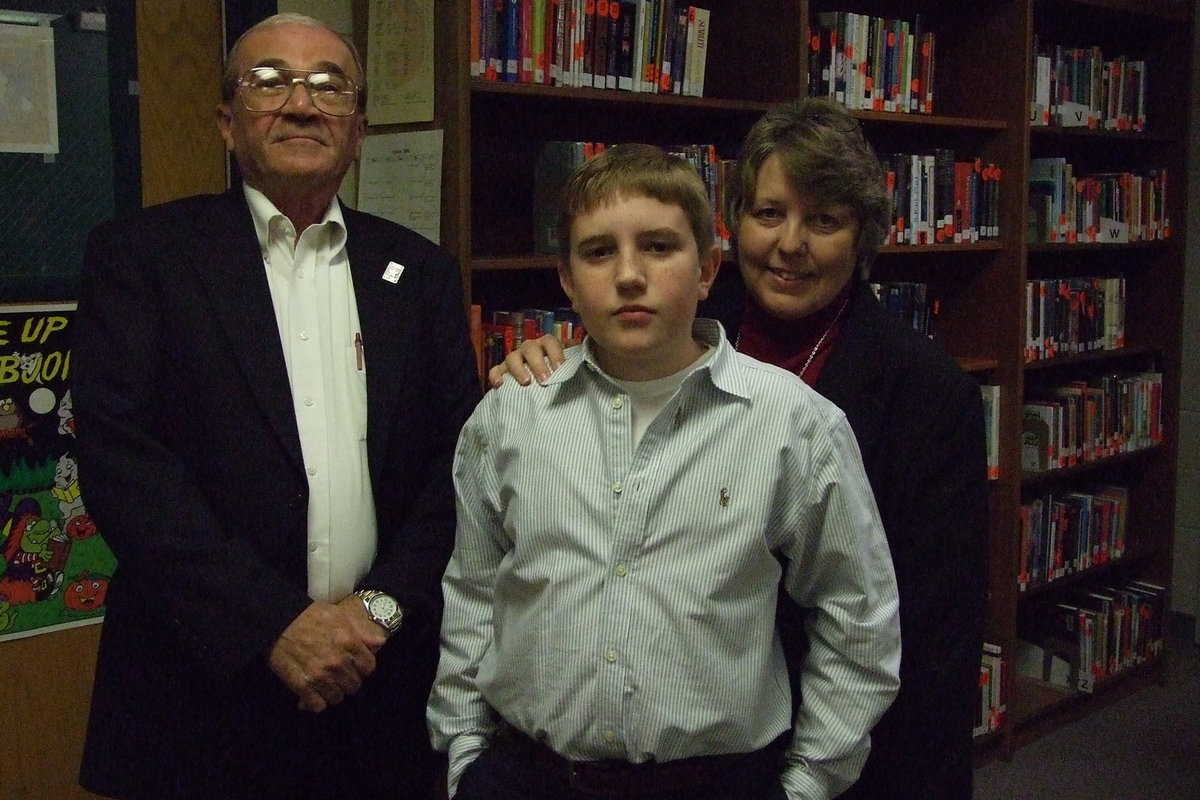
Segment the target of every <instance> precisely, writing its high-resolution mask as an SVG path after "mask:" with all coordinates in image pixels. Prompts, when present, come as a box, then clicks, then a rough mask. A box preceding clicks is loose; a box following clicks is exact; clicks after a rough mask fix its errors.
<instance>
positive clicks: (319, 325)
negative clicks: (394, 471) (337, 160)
mask: <svg viewBox="0 0 1200 800" xmlns="http://www.w3.org/2000/svg"><path fill="white" fill-rule="evenodd" d="M245 192H246V199H247V201H248V202H249V204H250V212H251V215H252V216H253V217H254V227H255V230H256V231H257V233H258V241H259V244H260V246H261V247H262V254H263V265H264V266H265V268H266V271H267V282H268V284H269V285H270V288H271V300H272V302H273V303H274V305H275V321H276V323H277V324H278V330H279V339H280V341H281V342H282V343H283V357H284V360H285V361H286V362H287V371H288V380H289V382H290V384H291V387H292V404H293V406H294V408H295V410H296V423H297V425H298V426H299V430H300V446H301V450H302V451H303V453H304V468H305V471H306V472H307V475H308V489H309V496H308V593H309V596H310V597H312V599H313V600H318V601H324V602H337V601H338V600H340V599H342V598H343V597H345V596H346V595H348V594H350V593H351V592H352V591H354V587H355V585H356V584H357V583H358V581H359V580H360V579H361V578H362V576H363V575H365V574H366V573H367V570H369V569H370V567H371V564H372V562H373V561H374V559H375V547H376V527H375V504H374V499H373V497H372V495H371V476H370V472H369V470H368V467H367V372H366V366H367V364H366V352H365V350H364V348H363V345H362V334H361V328H360V327H359V324H358V306H357V304H356V303H355V299H354V284H353V282H352V281H351V278H350V262H349V258H348V256H347V253H346V224H345V221H344V220H343V218H342V209H341V206H340V205H339V203H338V200H337V198H336V197H335V198H334V199H333V202H332V203H330V206H329V209H328V210H327V211H326V212H325V216H324V218H323V219H322V220H321V222H319V223H317V224H315V225H310V226H309V227H308V228H306V229H305V230H304V232H303V233H302V234H301V235H300V237H299V238H297V237H296V229H295V227H294V226H293V225H292V222H291V220H289V219H288V218H287V217H285V216H284V215H283V214H281V213H280V212H279V210H278V209H277V208H276V207H275V205H274V204H273V203H272V202H271V201H270V200H268V199H267V198H266V196H265V195H263V194H262V193H261V192H259V191H257V190H256V189H254V188H252V187H250V186H245Z"/></svg>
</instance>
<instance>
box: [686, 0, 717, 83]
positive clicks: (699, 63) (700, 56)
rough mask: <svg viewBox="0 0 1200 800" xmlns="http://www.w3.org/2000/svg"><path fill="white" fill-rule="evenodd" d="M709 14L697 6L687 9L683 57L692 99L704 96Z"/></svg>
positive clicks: (705, 9)
mask: <svg viewBox="0 0 1200 800" xmlns="http://www.w3.org/2000/svg"><path fill="white" fill-rule="evenodd" d="M710 17H711V12H710V11H709V9H707V8H700V7H699V6H689V7H688V51H687V55H686V56H685V57H684V67H685V68H686V69H687V78H686V80H687V82H688V87H689V89H690V90H691V91H689V92H686V94H688V95H690V96H692V97H703V96H704V73H705V67H706V62H707V60H708V32H709V23H710V21H711V20H710Z"/></svg>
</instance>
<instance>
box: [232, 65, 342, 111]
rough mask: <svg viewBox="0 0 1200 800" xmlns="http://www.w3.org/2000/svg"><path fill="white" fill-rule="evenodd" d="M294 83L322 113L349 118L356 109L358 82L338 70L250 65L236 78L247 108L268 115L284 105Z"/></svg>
mask: <svg viewBox="0 0 1200 800" xmlns="http://www.w3.org/2000/svg"><path fill="white" fill-rule="evenodd" d="M297 83H299V84H301V85H303V86H304V90H305V91H306V92H308V97H309V99H310V100H311V101H312V104H313V105H314V106H315V107H316V108H317V109H318V110H319V111H321V112H323V113H325V114H329V115H330V116H333V117H348V116H350V115H351V114H353V113H354V111H355V109H356V108H358V84H356V83H355V82H354V81H353V80H351V79H350V77H349V76H347V75H344V74H342V73H340V72H329V71H327V70H308V69H284V68H282V67H252V68H251V69H248V70H246V72H244V73H243V74H242V77H240V78H238V82H237V88H238V95H239V96H240V97H241V99H242V105H243V106H245V108H246V110H247V111H253V112H255V113H256V114H269V113H271V112H273V111H278V110H279V109H281V108H283V107H284V106H285V105H287V102H288V98H290V97H291V96H292V92H293V91H295V87H296V84H297Z"/></svg>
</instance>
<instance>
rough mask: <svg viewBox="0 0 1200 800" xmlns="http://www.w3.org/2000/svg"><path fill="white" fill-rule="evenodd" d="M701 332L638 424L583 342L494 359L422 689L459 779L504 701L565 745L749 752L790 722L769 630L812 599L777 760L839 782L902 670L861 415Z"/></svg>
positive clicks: (827, 785)
mask: <svg viewBox="0 0 1200 800" xmlns="http://www.w3.org/2000/svg"><path fill="white" fill-rule="evenodd" d="M694 335H695V336H696V338H697V339H698V340H700V341H703V342H704V343H706V344H710V345H711V346H713V347H715V353H714V354H713V357H712V358H711V359H710V360H707V361H706V360H705V359H701V360H700V362H699V363H701V366H699V367H698V368H696V369H695V370H694V371H693V372H692V373H691V374H690V375H688V376H687V378H686V379H684V381H683V382H682V385H681V387H680V389H679V391H678V392H677V393H676V395H675V396H674V397H673V398H672V399H671V400H670V401H669V402H668V403H667V404H666V406H665V407H664V408H663V409H662V411H661V412H659V414H658V416H657V417H656V418H655V419H654V421H653V422H652V423H651V424H650V426H649V427H648V429H647V430H646V432H645V435H644V436H643V438H642V440H641V442H640V443H639V444H638V445H637V447H636V448H634V446H633V444H632V442H633V437H632V436H631V428H630V425H631V422H630V405H631V404H630V400H629V397H628V395H626V394H624V393H623V392H622V391H621V389H620V387H619V386H618V384H617V383H615V382H614V381H612V380H611V379H609V378H608V377H607V376H606V375H605V374H604V373H603V372H602V371H601V370H600V368H599V367H598V366H597V364H596V362H595V360H594V359H593V358H592V356H591V354H590V349H589V347H588V345H587V343H586V342H585V345H584V346H583V347H578V348H572V349H570V350H568V353H567V360H566V363H565V364H564V365H563V366H562V367H560V368H559V369H558V370H557V371H556V372H555V373H554V374H553V376H552V377H551V378H550V380H549V381H548V382H547V383H546V384H545V385H544V386H541V387H529V388H525V387H521V386H518V385H517V384H516V383H515V381H511V380H509V381H506V382H505V384H504V385H503V386H502V387H500V388H499V389H497V390H494V391H492V392H489V393H488V395H487V396H486V397H485V398H484V400H483V402H482V403H480V405H479V406H478V408H477V409H476V410H475V412H474V414H473V415H472V416H471V418H470V420H468V422H467V424H466V426H465V427H464V429H463V431H462V434H461V436H460V438H459V443H458V450H457V453H456V456H455V465H454V479H455V485H456V488H457V493H458V531H457V539H456V542H455V549H454V555H453V557H452V558H451V561H450V564H449V566H448V568H447V571H446V574H445V578H444V581H443V591H444V594H445V600H446V608H445V616H444V621H443V628H442V656H441V663H440V665H439V669H438V677H437V680H436V683H435V684H434V688H433V692H432V695H431V698H430V707H429V721H430V729H431V732H432V735H433V741H434V744H435V746H437V747H439V748H440V749H443V750H448V751H449V753H450V784H451V787H454V786H456V784H457V781H458V778H459V776H460V775H461V773H462V771H463V770H464V769H465V768H466V766H467V764H469V763H470V761H471V760H473V759H474V758H475V756H477V755H478V754H479V752H481V751H482V750H483V749H484V748H485V747H486V746H487V743H488V740H489V737H490V736H491V734H492V733H493V731H494V729H495V725H496V715H499V716H500V717H503V718H504V719H505V720H507V721H508V722H510V723H511V724H513V725H515V726H516V727H518V728H520V729H521V730H523V731H524V732H526V733H527V734H529V735H531V736H533V737H535V738H538V739H543V740H544V741H545V742H546V743H547V744H548V745H549V746H550V747H552V748H553V749H554V750H556V751H557V752H558V753H560V754H562V755H564V756H566V757H568V758H571V759H581V760H589V759H608V758H616V759H625V760H628V761H632V762H643V761H647V760H650V759H654V760H657V761H668V760H673V759H678V758H686V757H689V756H697V755H714V754H722V753H737V752H748V751H752V750H756V749H758V748H762V747H765V746H767V745H768V744H770V743H771V741H772V740H774V739H775V738H776V737H778V736H779V735H780V734H781V733H782V732H783V731H785V730H787V729H788V727H789V726H790V725H791V724H792V705H791V695H790V690H789V684H788V677H787V667H786V665H785V663H784V657H783V652H782V650H781V647H780V644H779V637H778V635H777V633H776V631H775V603H776V594H777V590H778V587H779V583H780V580H779V579H780V575H781V566H780V561H779V560H778V559H777V558H776V554H780V555H782V556H785V557H786V558H785V563H786V564H787V568H786V576H785V580H784V585H785V587H786V589H787V591H788V593H789V594H790V595H791V597H792V598H793V599H794V600H795V602H797V603H799V604H800V605H801V606H803V607H805V608H809V609H812V613H810V614H809V615H808V618H809V620H810V622H809V630H808V633H809V641H810V642H811V650H810V652H809V654H808V656H807V660H806V662H805V664H804V666H803V673H802V678H801V680H802V683H803V686H804V702H803V705H802V706H801V709H800V712H799V715H798V717H797V719H796V721H795V730H794V734H793V740H792V744H791V746H790V748H789V750H788V761H787V765H786V767H785V768H784V771H783V774H782V781H783V784H784V786H785V788H786V789H787V790H788V793H789V796H790V797H793V798H805V799H806V800H820V799H822V798H828V797H833V796H835V795H836V794H838V793H839V792H840V791H841V790H842V789H843V788H845V787H846V786H847V785H849V784H850V783H851V782H852V781H853V780H854V778H855V777H857V775H858V772H859V770H860V769H861V767H862V763H863V761H864V760H865V758H866V754H867V751H868V748H869V737H868V732H869V730H870V729H871V727H872V725H873V724H874V723H875V721H876V720H877V719H878V718H879V717H880V715H881V714H882V713H883V712H884V711H885V710H886V708H887V707H888V705H889V704H890V703H891V701H892V699H893V697H894V696H895V692H896V689H897V687H898V685H899V684H898V678H897V671H898V667H899V660H900V641H899V627H898V622H897V597H896V584H895V577H894V575H893V572H892V565H891V559H890V557H889V554H888V547H887V543H886V541H885V539H884V535H883V529H882V526H881V524H880V521H879V516H878V512H877V511H876V508H875V503H874V499H873V498H872V495H871V490H870V487H869V486H868V484H867V479H866V477H865V475H864V472H863V466H862V460H861V457H860V455H859V452H858V446H857V443H856V442H855V440H854V435H853V433H852V432H851V430H850V427H849V425H848V424H847V422H846V420H845V417H844V416H843V414H842V413H841V411H840V410H838V409H837V407H836V406H834V405H833V404H832V403H830V402H828V401H827V400H825V399H824V398H822V397H821V396H820V395H818V394H817V393H816V392H814V391H812V390H811V389H810V388H809V387H807V386H805V385H804V384H803V383H802V382H801V381H800V380H799V379H798V378H796V376H794V375H792V374H790V373H788V372H786V371H784V370H781V369H778V368H776V367H773V366H771V365H768V364H764V363H762V362H759V361H755V360H754V359H751V358H750V357H748V356H745V355H742V354H739V353H737V352H735V351H734V350H733V348H732V347H731V346H730V344H729V342H728V341H727V340H726V338H725V336H724V333H723V331H722V330H721V328H720V325H719V324H717V323H715V322H712V321H709V320H697V321H696V324H695V328H694Z"/></svg>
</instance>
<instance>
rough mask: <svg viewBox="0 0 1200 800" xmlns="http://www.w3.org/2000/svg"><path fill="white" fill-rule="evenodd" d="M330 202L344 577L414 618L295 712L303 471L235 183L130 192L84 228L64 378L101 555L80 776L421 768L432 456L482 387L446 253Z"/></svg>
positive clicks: (436, 576)
mask: <svg viewBox="0 0 1200 800" xmlns="http://www.w3.org/2000/svg"><path fill="white" fill-rule="evenodd" d="M343 212H344V217H345V221H346V228H347V233H348V239H347V248H348V252H349V261H350V268H351V272H352V280H353V284H354V291H355V297H356V302H357V307H358V314H359V321H360V325H361V329H362V339H363V344H364V350H365V352H366V359H367V372H366V380H367V406H368V407H367V447H368V461H369V468H370V474H371V485H372V490H373V492H374V499H375V509H376V515H377V519H378V533H379V539H378V554H377V557H376V560H375V562H374V565H373V566H372V568H371V570H370V572H369V574H368V575H367V576H366V577H365V578H364V579H363V581H362V585H363V586H364V587H370V588H376V589H381V590H383V591H386V592H388V593H390V594H392V595H394V596H395V597H397V598H398V599H399V600H400V602H401V603H402V604H404V605H405V606H407V607H408V608H409V609H410V610H411V613H410V614H409V616H408V618H407V619H406V621H405V624H404V627H403V628H402V629H401V631H400V633H399V634H398V635H397V636H395V637H393V638H392V639H391V640H390V641H389V642H388V643H387V645H385V647H384V648H383V649H382V650H381V651H380V653H379V656H378V668H377V670H378V671H377V672H376V673H375V674H374V675H372V676H371V677H370V678H368V679H367V681H366V685H365V688H364V690H363V691H362V692H360V693H359V694H358V695H356V696H354V697H352V698H349V699H347V701H345V702H344V703H342V704H341V705H340V706H338V707H335V708H334V709H331V710H330V711H328V712H326V713H324V714H319V715H312V714H305V713H301V712H299V711H297V710H296V708H295V703H296V700H295V698H294V697H293V696H291V695H290V693H288V692H287V691H286V690H285V689H284V688H283V686H282V684H281V683H280V682H279V681H278V680H277V679H276V678H275V677H274V675H273V674H271V673H270V671H269V669H268V667H267V665H266V660H265V655H266V653H267V651H268V650H269V648H270V646H271V644H272V643H273V642H274V641H275V640H276V638H277V637H278V636H279V634H280V633H281V632H282V631H283V629H284V628H285V627H286V626H287V625H288V624H289V623H290V622H291V621H292V620H293V619H295V617H296V616H297V615H298V614H299V613H300V612H301V611H302V610H303V609H304V608H305V607H306V606H307V605H308V604H309V602H311V601H310V600H309V598H308V597H307V593H306V592H307V568H306V562H307V556H306V543H307V529H306V524H307V523H306V514H307V506H308V484H307V480H306V477H305V472H304V464H303V459H302V457H301V450H300V439H299V434H298V431H297V426H296V420H295V415H294V412H293V408H292V399H291V393H290V388H289V383H288V376H287V371H286V366H285V363H284V358H283V350H282V346H281V344H280V341H279V333H278V328H277V325H276V321H275V316H274V311H273V305H272V302H271V296H270V292H269V289H268V286H267V280H266V276H265V271H264V268H263V262H262V255H261V253H260V249H259V245H258V240H257V238H256V236H255V232H254V225H253V221H252V219H251V216H250V212H249V209H248V207H247V205H246V201H245V198H244V194H243V192H242V190H241V188H240V187H238V188H235V189H233V190H231V191H229V192H226V193H225V194H223V195H207V196H199V197H193V198H187V199H184V200H180V201H175V202H172V203H168V204H165V205H162V206H157V207H154V208H150V209H146V210H144V211H142V212H140V213H138V214H136V215H133V216H131V217H128V218H124V219H118V220H114V221H110V222H108V223H105V224H103V225H101V226H100V227H98V228H97V229H96V230H95V231H94V232H93V234H92V236H91V238H90V239H89V242H88V245H87V249H86V254H85V257H84V269H83V281H82V289H81V296H80V301H79V308H78V312H77V321H76V341H75V343H74V348H73V359H74V363H73V370H74V372H73V375H72V379H73V392H74V402H75V410H76V415H77V418H78V439H79V456H80V485H81V487H82V490H83V493H84V499H85V501H86V503H87V507H88V510H89V512H90V513H91V514H92V516H93V518H94V519H95V520H96V522H97V524H98V525H99V528H100V530H101V531H102V532H103V534H104V536H105V539H106V540H107V541H108V542H109V544H110V545H111V546H112V549H113V551H114V552H115V554H116V556H117V559H118V562H119V563H118V569H117V574H116V575H114V576H113V578H112V583H111V586H110V591H109V595H108V612H107V615H106V618H105V622H104V630H103V634H102V640H101V646H100V653H99V661H98V664H97V669H96V682H95V688H94V693H93V704H92V714H91V718H90V722H89V730H88V738H87V745H86V752H85V755H84V762H83V767H82V772H81V776H82V781H83V782H84V784H85V785H87V786H89V787H90V788H93V789H94V790H97V791H100V792H103V793H108V794H118V795H132V796H147V797H149V796H193V795H194V796H200V795H202V794H204V793H212V792H214V791H216V792H223V793H224V794H223V795H222V796H238V795H239V794H240V793H241V792H242V791H243V790H244V791H245V792H246V793H247V794H248V793H250V792H252V791H267V792H269V793H270V792H278V793H279V794H281V795H283V794H286V793H287V792H288V790H287V788H286V787H288V786H289V785H290V784H289V781H290V780H292V779H293V778H296V776H301V775H302V776H304V777H303V778H302V779H300V780H302V781H304V783H305V786H304V791H303V792H302V793H300V794H294V796H303V797H310V796H312V797H315V796H321V795H322V790H321V789H320V788H319V787H320V783H319V782H314V780H315V779H314V777H313V775H314V774H316V775H320V774H321V773H322V771H323V769H324V767H323V766H321V765H323V764H324V762H323V761H322V759H323V758H324V757H325V756H326V755H328V756H329V758H330V760H329V764H330V765H331V768H330V770H329V773H330V775H331V776H332V775H333V774H335V773H334V772H333V768H334V767H335V766H337V765H341V766H343V767H344V766H346V765H348V764H351V763H355V764H358V765H359V766H360V767H361V769H359V770H348V772H351V773H353V772H366V771H381V772H382V773H383V775H382V777H381V781H380V782H381V783H383V782H385V781H386V782H390V784H391V786H392V787H393V790H394V789H395V786H396V785H397V780H399V781H400V785H401V787H402V788H401V790H400V791H401V792H403V791H405V789H404V788H403V787H405V786H407V787H409V788H411V787H412V786H413V785H414V784H413V781H414V779H415V778H414V775H413V774H412V770H421V769H425V768H426V767H427V766H428V765H429V760H428V759H429V758H430V756H429V745H428V737H427V735H426V732H425V723H424V709H425V702H426V698H427V695H428V690H429V685H430V682H431V680H432V674H433V670H434V669H435V667H436V662H437V645H438V627H439V621H440V602H441V592H440V578H441V575H442V572H443V569H444V567H445V564H446V561H447V559H448V557H449V553H450V550H451V547H452V544H453V536H454V493H453V485H452V481H451V472H450V465H451V460H452V457H453V449H454V445H455V442H456V440H457V436H458V432H459V429H460V427H461V426H462V423H463V421H464V420H465V419H466V417H467V416H468V415H469V413H470V411H471V410H472V408H473V407H474V405H475V403H476V402H477V400H478V394H479V383H478V379H477V377H476V371H475V359H474V353H473V350H472V348H471V345H470V342H469V338H468V335H467V323H466V319H465V315H464V313H463V304H462V285H461V278H460V274H459V270H458V266H457V264H456V263H455V261H454V260H453V259H452V258H450V257H449V256H447V255H446V254H444V253H443V252H442V251H441V250H440V249H438V248H436V247H435V246H434V245H432V244H431V243H429V242H428V241H426V240H425V239H423V238H422V237H420V236H418V235H417V234H415V233H413V232H412V231H409V230H407V229H405V228H402V227H400V226H398V225H395V224H392V223H390V222H387V221H385V220H382V219H379V218H377V217H372V216H369V215H366V214H360V213H357V212H355V211H353V210H351V209H345V208H344V209H343ZM393 261H394V262H397V263H399V264H401V265H403V266H404V271H403V273H402V274H401V275H400V277H399V279H398V280H396V281H395V282H394V283H393V282H389V281H387V280H384V278H383V274H384V270H385V269H386V267H387V265H388V263H389V262H393ZM431 349H436V350H437V351H438V352H439V355H438V358H436V359H430V358H428V355H427V354H428V353H429V352H430V350H431ZM434 363H436V366H433V364H434ZM385 742H386V744H385ZM347 759H351V760H350V761H347ZM338 771H339V772H340V771H341V770H338ZM356 779H357V778H354V777H353V776H351V778H350V780H356ZM336 780H339V781H340V780H342V778H336ZM341 785H342V786H343V787H346V789H347V791H346V792H344V795H345V796H354V795H355V794H357V793H358V792H356V791H354V790H349V787H350V786H351V785H352V784H347V783H343V784H341ZM264 787H266V788H264ZM366 791H367V790H366V789H364V790H363V793H366ZM214 796H215V795H214ZM399 796H401V797H403V796H405V795H404V794H403V793H401V794H400V795H399ZM413 796H416V795H413Z"/></svg>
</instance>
